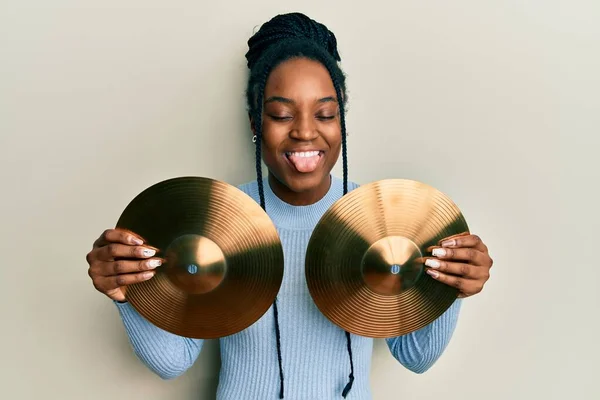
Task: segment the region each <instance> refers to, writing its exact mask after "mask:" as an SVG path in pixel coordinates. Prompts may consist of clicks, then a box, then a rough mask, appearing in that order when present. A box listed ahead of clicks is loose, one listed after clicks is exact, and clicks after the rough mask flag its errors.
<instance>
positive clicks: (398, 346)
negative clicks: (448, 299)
mask: <svg viewBox="0 0 600 400" xmlns="http://www.w3.org/2000/svg"><path fill="white" fill-rule="evenodd" d="M461 303H462V299H457V300H456V301H455V302H454V303H453V304H452V305H451V306H450V307H449V308H448V309H447V310H446V311H445V312H444V313H443V314H442V315H441V316H440V317H439V318H437V319H436V320H435V321H433V322H432V323H430V324H429V325H427V326H424V327H423V328H421V329H419V330H417V331H414V332H411V333H409V334H406V335H402V336H398V337H393V338H388V339H386V343H387V345H388V347H389V349H390V351H391V352H392V354H393V356H394V358H396V360H398V362H400V364H402V365H403V366H405V367H406V368H407V369H409V370H410V371H412V372H415V373H417V374H422V373H424V372H425V371H427V370H428V369H429V368H431V367H432V366H433V364H435V362H436V361H437V360H438V359H439V358H440V356H441V355H442V353H443V352H444V350H445V349H446V347H447V346H448V343H449V342H450V339H451V337H452V334H453V333H454V329H455V328H456V323H457V321H458V314H459V311H460V307H461Z"/></svg>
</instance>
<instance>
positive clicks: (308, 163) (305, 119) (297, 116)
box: [262, 58, 342, 193]
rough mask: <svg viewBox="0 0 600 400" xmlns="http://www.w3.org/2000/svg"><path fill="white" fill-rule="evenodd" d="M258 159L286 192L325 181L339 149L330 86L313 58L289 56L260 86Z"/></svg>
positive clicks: (337, 121) (334, 99) (312, 187)
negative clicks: (260, 148) (262, 91)
mask: <svg viewBox="0 0 600 400" xmlns="http://www.w3.org/2000/svg"><path fill="white" fill-rule="evenodd" d="M264 99H265V100H264V107H263V142H262V146H263V160H264V162H265V164H266V165H267V167H268V168H269V172H270V173H271V174H272V175H273V176H274V177H275V178H276V179H277V180H278V181H279V182H280V183H282V184H283V185H285V186H286V187H287V188H289V189H290V190H291V191H292V192H296V193H301V192H307V191H311V190H316V189H317V188H319V187H322V186H323V185H327V187H328V186H329V174H330V172H331V170H332V169H333V167H334V165H335V163H336V162H337V159H338V157H339V154H340V146H341V139H342V138H341V129H340V119H339V108H338V103H337V97H336V93H335V88H334V87H333V83H332V81H331V77H330V75H329V72H328V71H327V69H326V68H325V67H324V66H323V65H322V64H321V63H319V62H316V61H312V60H308V59H304V58H295V59H291V60H288V61H286V62H284V63H282V64H280V65H279V66H278V67H276V68H275V69H274V70H273V71H272V72H271V75H270V76H269V78H268V80H267V82H266V85H265V95H264Z"/></svg>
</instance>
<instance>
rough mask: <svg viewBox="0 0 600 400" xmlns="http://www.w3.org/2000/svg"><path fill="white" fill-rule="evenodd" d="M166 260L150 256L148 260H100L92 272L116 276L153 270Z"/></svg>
mask: <svg viewBox="0 0 600 400" xmlns="http://www.w3.org/2000/svg"><path fill="white" fill-rule="evenodd" d="M163 262H164V260H163V259H161V258H150V259H147V260H135V261H133V260H117V261H108V262H100V263H98V264H96V265H94V266H93V267H92V268H91V269H92V274H96V275H99V276H114V275H121V274H129V273H132V272H143V271H151V270H154V269H155V268H158V267H160V266H161V265H162V263H163Z"/></svg>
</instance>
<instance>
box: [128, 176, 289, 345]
mask: <svg viewBox="0 0 600 400" xmlns="http://www.w3.org/2000/svg"><path fill="white" fill-rule="evenodd" d="M116 226H117V228H123V229H128V230H130V231H132V232H134V233H136V234H138V235H140V236H141V237H142V238H143V239H144V241H145V244H147V245H149V246H152V247H155V248H157V249H158V251H157V254H156V256H157V257H162V258H164V259H165V262H163V265H162V266H161V267H159V268H157V269H156V271H157V272H156V274H155V276H154V277H153V278H152V279H150V280H148V281H145V282H141V283H137V284H133V285H130V286H127V287H126V291H125V296H126V298H127V300H128V301H129V302H130V303H131V304H132V306H133V307H134V308H135V309H136V310H137V311H138V312H139V313H140V314H141V315H142V316H143V317H145V318H146V319H147V320H148V321H150V322H152V323H153V324H155V325H156V326H158V327H159V328H162V329H164V330H166V331H168V332H171V333H174V334H177V335H180V336H184V337H189V338H197V339H212V338H220V337H224V336H228V335H232V334H234V333H237V332H240V331H242V330H243V329H245V328H247V327H248V326H250V325H252V324H253V323H254V322H256V321H257V320H258V319H259V318H260V317H261V316H262V315H263V314H264V313H265V312H266V311H267V310H268V309H269V307H270V306H271V304H272V303H273V301H274V300H275V296H276V295H277V293H278V291H279V288H280V286H281V282H282V279H283V249H282V246H281V243H280V241H279V236H278V234H277V231H276V229H275V226H274V225H273V223H272V222H271V219H270V218H269V217H268V215H267V214H266V213H265V211H264V210H263V209H262V208H261V207H260V205H258V204H257V203H256V202H255V201H254V200H253V199H252V198H251V197H249V196H248V195H246V194H245V193H244V192H242V191H241V190H239V189H238V188H236V187H234V186H231V185H229V184H227V183H224V182H220V181H216V180H212V179H209V178H202V177H179V178H172V179H168V180H165V181H162V182H159V183H157V184H154V185H152V186H151V187H149V188H147V189H146V190H144V191H143V192H141V193H140V194H138V195H137V196H136V197H135V198H134V199H133V200H132V201H131V202H130V203H129V204H128V205H127V207H126V208H125V210H124V211H123V213H122V214H121V216H120V218H119V220H118V222H117V224H116Z"/></svg>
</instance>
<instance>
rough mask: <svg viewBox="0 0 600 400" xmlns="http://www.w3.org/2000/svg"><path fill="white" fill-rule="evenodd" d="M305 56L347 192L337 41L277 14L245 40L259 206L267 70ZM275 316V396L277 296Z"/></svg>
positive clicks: (310, 24) (315, 26)
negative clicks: (321, 92) (322, 72)
mask: <svg viewBox="0 0 600 400" xmlns="http://www.w3.org/2000/svg"><path fill="white" fill-rule="evenodd" d="M294 58H306V59H309V60H313V61H317V62H319V63H321V64H322V65H323V66H324V67H325V68H326V69H327V71H328V72H329V75H330V77H331V80H332V83H333V86H334V88H335V93H336V97H337V100H338V107H339V115H340V125H341V135H342V167H343V182H344V192H343V193H344V194H346V193H347V192H348V158H347V151H346V119H345V105H346V102H347V99H348V96H347V95H346V77H345V75H344V73H343V71H342V70H341V68H340V66H339V64H338V62H339V61H341V57H340V55H339V53H338V50H337V40H336V38H335V35H334V34H333V32H331V31H330V30H329V29H328V28H327V27H326V26H325V25H323V24H321V23H319V22H317V21H315V20H313V19H311V18H309V17H307V16H306V15H304V14H301V13H290V14H282V15H277V16H275V17H274V18H272V19H271V20H269V21H268V22H266V23H265V24H264V25H262V26H261V28H260V29H259V30H258V32H256V33H255V34H254V35H253V36H252V37H251V38H250V39H249V40H248V52H247V53H246V60H247V65H248V68H249V69H250V76H249V78H248V87H247V89H246V101H247V105H248V111H249V113H250V116H251V117H252V118H253V121H254V133H255V135H256V138H255V140H254V142H255V146H256V178H257V183H258V192H259V198H260V205H261V207H262V208H263V209H265V210H266V208H265V196H264V188H263V177H262V162H261V161H262V158H261V141H262V114H263V101H264V92H265V85H266V83H267V79H268V78H269V75H270V73H271V72H272V71H273V69H275V68H276V67H277V66H278V65H280V64H281V63H283V62H285V61H287V60H290V59H294ZM273 312H274V317H275V334H276V339H277V359H278V362H279V377H280V390H279V398H280V399H282V398H283V395H284V375H283V367H282V360H281V337H280V330H279V318H278V311H277V299H276V300H275V302H274V303H273ZM346 344H347V350H348V355H349V358H350V375H349V380H348V383H347V385H346V386H345V388H344V390H343V392H342V396H343V397H344V398H345V397H346V396H347V395H348V392H349V391H350V389H351V388H352V384H353V382H354V363H353V357H352V342H351V338H350V333H349V332H346Z"/></svg>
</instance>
